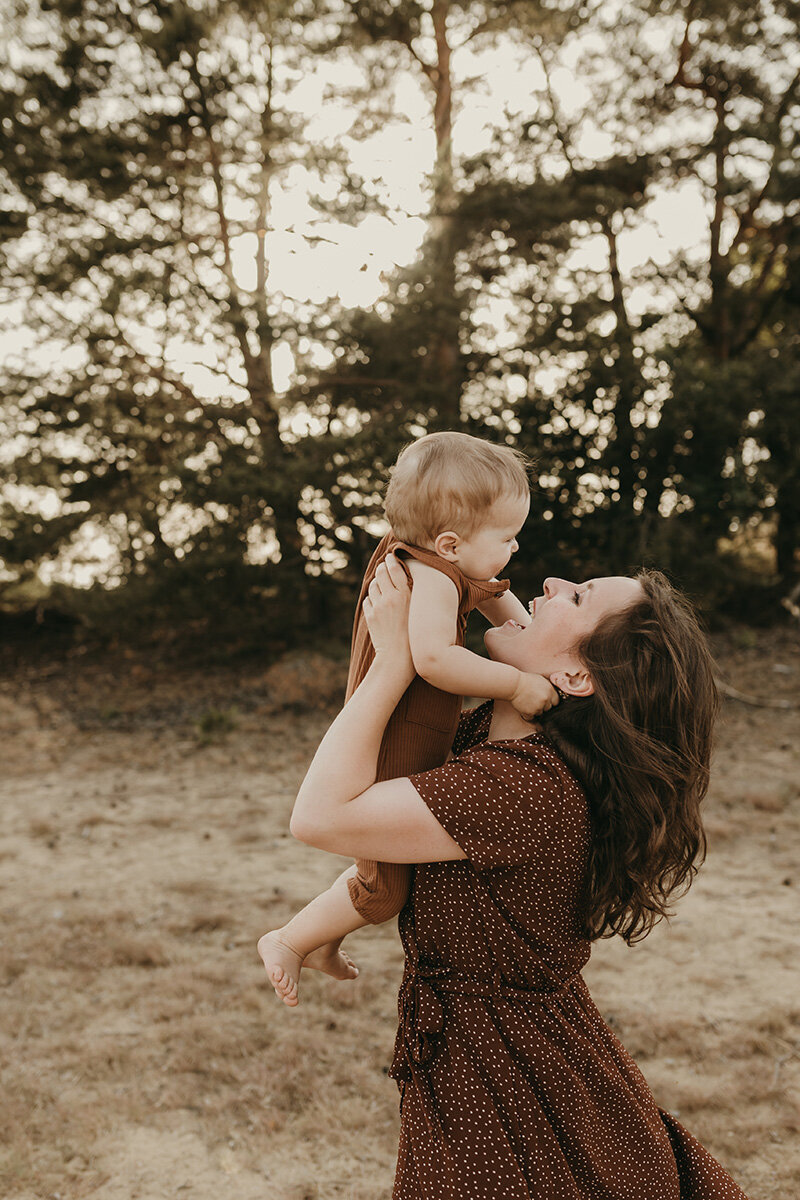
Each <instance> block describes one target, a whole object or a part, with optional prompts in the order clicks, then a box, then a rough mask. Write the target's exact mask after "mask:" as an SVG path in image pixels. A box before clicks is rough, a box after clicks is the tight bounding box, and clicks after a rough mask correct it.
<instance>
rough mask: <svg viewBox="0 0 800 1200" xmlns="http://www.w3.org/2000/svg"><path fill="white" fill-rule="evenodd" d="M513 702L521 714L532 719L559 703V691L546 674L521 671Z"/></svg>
mask: <svg viewBox="0 0 800 1200" xmlns="http://www.w3.org/2000/svg"><path fill="white" fill-rule="evenodd" d="M511 703H512V704H513V705H514V708H515V709H516V710H517V712H518V713H519V714H520V716H523V717H524V718H525V720H526V721H530V720H532V719H533V718H534V717H535V716H538V714H539V713H543V712H547V710H548V708H553V707H554V705H556V704H558V692H557V691H556V689H555V688H554V687H553V685H552V683H551V682H550V680H549V679H545V677H544V675H529V674H527V672H524V671H521V672H520V677H519V683H518V684H517V688H516V691H515V692H514V695H513V696H512V697H511Z"/></svg>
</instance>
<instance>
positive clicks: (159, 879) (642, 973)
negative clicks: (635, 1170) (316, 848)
mask: <svg viewBox="0 0 800 1200" xmlns="http://www.w3.org/2000/svg"><path fill="white" fill-rule="evenodd" d="M773 658H775V659H777V660H778V661H780V662H781V663H782V664H784V665H786V664H789V665H790V666H791V667H792V669H793V671H794V672H795V674H794V675H793V676H792V675H788V676H787V675H786V674H785V673H782V674H781V675H780V678H777V677H776V681H775V682H776V687H777V688H784V689H789V688H790V686H791V685H792V682H793V680H794V684H793V686H794V689H795V691H796V690H797V681H798V680H800V650H799V649H798V647H797V646H796V645H793V644H792V643H791V642H790V641H789V640H788V639H785V640H784V643H782V644H780V645H779V646H778V647H776V646H775V645H774V644H773V642H772V641H770V642H769V643H766V644H761V643H760V642H758V641H756V644H755V645H750V646H746V647H737V646H735V645H734V646H729V647H723V662H724V665H725V667H726V670H727V671H728V676H729V678H731V679H732V680H733V681H734V682H735V683H736V684H737V686H741V687H742V688H743V690H754V689H757V685H758V681H759V680H760V679H761V678H763V673H764V670H765V669H769V663H770V662H771V661H772V659H773ZM765 663H766V664H767V666H766V668H765ZM334 670H339V672H340V673H341V671H340V668H335V669H334ZM264 678H265V676H264V675H263V674H262V675H260V676H257V678H256V679H255V680H250V681H248V680H244V681H243V680H242V678H241V677H236V678H235V679H234V678H233V677H231V681H230V683H229V686H228V689H227V691H228V693H229V694H227V693H226V689H225V687H223V686H222V683H221V682H220V680H218V679H215V680H212V681H211V682H210V683H208V681H205V680H204V679H202V678H198V679H197V680H193V681H192V683H191V688H189V687H187V681H186V679H185V678H184V679H182V680H181V681H180V685H179V690H180V692H181V694H191V695H193V696H196V697H197V700H196V703H197V706H198V711H199V712H201V713H202V712H207V711H212V710H219V711H229V710H232V709H233V708H234V707H235V708H236V709H237V711H238V713H239V714H240V717H239V720H238V723H237V725H236V727H235V728H231V729H229V730H228V731H227V732H223V733H221V734H220V737H219V738H216V737H215V739H214V740H213V741H212V742H209V743H208V744H202V739H201V740H200V741H199V740H198V739H197V738H196V737H195V736H194V733H193V728H194V727H193V722H195V721H196V720H197V715H196V713H193V712H187V713H186V714H185V719H183V718H182V719H180V720H176V721H174V722H164V731H160V730H159V729H158V728H156V729H154V728H152V723H151V722H150V721H149V719H148V720H147V721H145V720H144V719H142V720H141V721H140V722H139V724H137V711H139V712H141V713H144V714H145V715H146V714H147V713H148V711H149V709H148V707H147V706H148V704H153V703H158V704H161V705H162V706H163V705H165V704H166V701H165V700H164V697H163V695H162V693H161V692H160V691H159V688H160V687H162V685H161V684H159V683H158V680H157V679H154V677H152V676H147V677H146V678H145V679H144V680H143V681H142V682H141V683H140V685H138V686H140V688H141V693H140V694H139V693H136V691H135V686H134V685H135V679H134V680H133V681H132V683H131V688H133V691H131V689H130V688H127V687H126V690H125V696H126V701H125V722H126V724H125V726H124V727H122V728H109V727H108V725H109V721H110V718H107V719H104V718H102V712H106V711H110V708H109V707H108V706H109V705H110V703H111V702H110V700H107V699H106V698H105V693H104V691H103V686H104V685H103V679H104V676H103V675H102V673H100V672H99V669H98V670H94V669H93V670H92V671H89V673H88V678H87V682H86V689H87V690H86V703H87V704H88V703H89V702H91V704H92V705H94V706H95V708H94V709H93V710H92V711H94V712H95V713H96V714H97V713H98V712H99V713H100V714H101V715H100V716H97V715H95V717H93V718H92V719H91V720H89V719H88V718H87V719H86V720H85V721H83V722H82V721H81V720H78V719H77V718H76V723H75V724H73V723H72V717H71V715H69V714H73V713H76V712H77V713H78V716H80V712H81V711H82V710H81V694H80V692H78V693H77V694H76V692H75V688H76V687H77V686H78V685H77V684H76V682H75V677H74V673H73V674H72V675H71V676H70V678H69V690H67V684H66V683H65V684H64V688H65V692H64V694H65V697H67V699H68V701H69V703H67V699H65V701H64V704H63V706H61V707H59V705H58V704H55V705H53V704H50V705H49V707H47V715H46V721H44V719H43V718H40V715H39V714H40V708H39V706H38V705H37V702H36V701H37V691H36V686H35V684H32V683H30V682H26V680H25V679H24V678H22V679H17V680H14V681H12V682H11V683H8V684H6V686H5V693H4V694H3V695H2V696H0V720H2V721H3V722H4V724H5V726H6V727H7V728H8V729H12V730H15V731H17V732H18V734H19V737H18V738H17V739H16V740H15V741H14V742H13V744H12V753H11V755H10V764H9V770H8V773H7V775H6V780H5V783H4V784H3V785H2V788H3V801H2V805H3V807H2V811H3V817H4V825H3V835H2V840H1V841H0V857H1V858H2V859H3V878H4V883H3V885H2V893H0V901H1V903H2V922H1V923H0V942H1V943H2V955H1V956H0V1005H2V1013H1V1014H0V1062H2V1068H1V1069H0V1085H1V1086H2V1095H3V1121H2V1126H3V1135H2V1138H3V1140H2V1148H1V1149H0V1194H2V1195H3V1196H4V1197H7V1198H8V1200H35V1198H36V1200H45V1198H47V1200H52V1198H53V1197H55V1196H59V1197H60V1198H61V1200H82V1198H83V1197H99V1198H101V1200H133V1198H134V1197H140V1198H141V1200H162V1197H163V1198H166V1197H181V1196H191V1197H193V1200H228V1198H230V1200H256V1198H257V1200H312V1198H315V1200H386V1198H387V1197H388V1196H389V1194H390V1191H391V1181H392V1176H393V1167H394V1155H395V1151H396V1139H397V1093H396V1088H395V1085H394V1084H393V1083H392V1082H391V1081H390V1080H389V1079H387V1076H386V1070H387V1067H388V1064H389V1061H390V1057H391V1049H392V1039H393V1032H394V1021H395V994H396V985H397V982H398V979H399V975H400V969H401V955H400V950H399V946H398V942H397V938H396V933H395V932H394V930H393V928H392V927H387V928H381V929H375V930H369V931H365V932H363V933H362V934H360V935H358V937H357V938H356V937H354V938H353V939H352V946H351V950H352V952H353V953H354V955H355V956H356V957H357V959H358V961H359V965H360V966H361V968H362V974H361V978H360V979H359V981H358V982H357V984H355V985H347V984H340V985H336V984H334V983H332V982H331V981H329V980H324V979H322V978H320V977H316V976H310V977H309V978H308V979H304V981H303V994H302V1003H301V1006H300V1008H299V1009H298V1010H296V1011H295V1012H289V1011H288V1010H285V1009H283V1008H282V1007H281V1006H280V1005H278V1004H277V1003H276V1002H275V1001H274V999H273V997H272V995H271V993H270V992H269V990H268V989H267V988H266V986H265V985H264V983H263V981H262V973H261V968H260V964H259V962H258V959H257V956H256V953H255V942H256V940H257V937H258V936H259V934H261V933H262V932H263V931H264V930H265V929H267V928H270V927H272V926H274V925H275V924H277V923H279V922H281V921H282V920H284V919H285V918H286V917H287V916H288V915H289V914H290V913H291V912H292V911H293V910H294V909H295V907H296V906H297V905H298V904H299V903H301V902H302V901H303V900H304V899H306V898H307V897H308V896H309V895H311V894H313V893H314V892H316V891H317V890H319V888H320V887H322V886H323V885H324V884H326V883H328V882H329V881H330V880H331V879H332V878H333V877H334V876H335V874H336V873H337V872H338V870H339V869H341V865H340V863H339V862H338V860H336V861H333V860H330V859H327V858H326V857H325V856H323V855H318V854H316V853H314V852H313V851H310V850H308V849H306V848H304V847H301V846H299V845H297V844H296V843H293V842H292V841H291V839H290V838H288V837H287V836H286V827H287V820H288V813H289V810H290V807H291V801H292V796H293V793H294V789H295V787H296V783H297V781H298V779H299V777H300V775H301V774H302V770H303V767H304V765H305V763H306V762H307V760H308V758H309V756H310V754H311V753H312V751H313V748H314V745H315V743H316V741H317V739H318V738H319V736H320V734H321V732H322V731H323V729H324V727H325V724H326V715H325V714H324V713H319V712H313V713H308V712H305V713H304V712H301V711H297V710H295V711H293V712H291V713H281V712H280V711H277V709H278V705H277V702H276V701H275V700H274V698H271V696H270V695H269V694H267V692H266V691H265V690H264V689H265V688H266V687H267V685H266V684H265V683H264ZM293 678H294V677H293V676H291V675H287V669H286V668H282V670H281V671H277V670H273V673H272V676H271V680H272V684H271V686H273V687H277V686H279V687H280V688H286V687H288V684H289V682H292V679H293ZM319 678H320V666H319V663H316V662H315V663H314V664H312V666H311V667H310V668H309V669H307V670H306V671H305V673H303V672H299V674H298V677H297V678H296V679H294V682H293V683H292V691H291V695H290V699H291V702H292V704H293V705H295V706H300V705H301V703H302V701H303V697H304V694H305V693H304V689H305V690H306V692H307V691H308V689H310V688H312V687H314V688H315V689H316V681H318V679H319ZM115 684H116V685H117V686H118V685H119V679H118V676H115ZM204 684H207V690H206V694H203V691H202V689H203V686H204ZM43 686H45V685H43ZM170 686H172V687H173V688H176V687H178V685H176V684H175V683H174V681H173V682H172V684H171V685H170ZM167 687H168V685H167V683H164V684H163V689H166V688H167ZM248 687H251V690H252V694H253V695H254V696H255V699H256V701H257V703H255V702H254V704H253V705H252V706H251V707H250V708H248V705H247V703H246V696H245V699H243V692H245V693H246V692H247V688H248ZM46 689H47V693H48V697H49V698H52V697H53V696H55V697H56V698H57V697H58V695H59V685H58V677H56V678H55V679H54V678H53V676H52V675H51V676H49V677H48V679H47V682H46ZM259 689H261V690H260V691H259ZM773 690H774V689H773ZM787 694H789V693H788V691H787ZM137 695H139V709H138V710H137V706H136V697H137ZM90 698H91V701H90ZM313 699H314V702H315V703H316V702H317V701H318V699H319V695H318V690H315V691H314V696H313ZM104 705H105V706H106V707H105V708H104ZM259 705H260V706H261V707H262V709H264V710H266V711H268V712H269V714H270V715H269V719H268V720H266V719H265V718H262V719H261V720H255V719H254V718H253V713H254V712H255V709H256V708H257V707H258V706H259ZM114 712H115V718H114V719H116V712H117V710H116V709H114ZM103 720H105V725H103ZM793 722H796V714H784V713H775V712H766V711H760V710H747V709H744V708H743V707H741V706H739V705H734V704H729V705H728V706H727V708H726V712H725V718H724V722H723V727H722V731H721V738H722V742H721V750H720V753H719V755H718V759H717V767H716V772H715V781H714V786H713V790H712V796H711V797H710V800H709V822H708V823H709V828H710V834H711V838H710V840H711V851H710V855H709V861H708V864H707V866H706V868H705V869H704V871H703V873H702V874H701V876H700V879H699V881H698V883H697V884H696V886H695V888H694V889H693V891H692V893H691V894H690V896H689V897H687V899H686V900H685V901H684V902H683V903H682V904H681V906H680V907H679V910H678V915H677V917H676V919H675V921H674V922H673V923H672V925H671V926H669V927H662V928H659V929H658V930H657V931H656V932H655V933H654V934H653V935H652V937H651V938H650V939H648V940H647V941H646V942H645V943H644V944H643V945H642V946H641V947H639V948H637V949H635V950H632V951H628V950H627V949H626V948H625V947H624V946H622V945H621V944H619V945H618V944H616V943H610V944H606V943H604V944H602V945H600V946H598V947H597V949H596V951H595V955H594V957H593V961H592V964H591V965H590V969H589V971H588V973H587V976H588V980H589V983H590V986H591V987H592V989H593V993H594V995H595V998H596V1000H597V1002H598V1004H599V1005H600V1007H601V1010H602V1011H603V1012H604V1013H606V1014H607V1015H608V1017H609V1020H610V1023H611V1024H612V1026H613V1028H614V1029H615V1031H616V1032H617V1033H618V1035H619V1036H620V1037H621V1039H622V1040H623V1042H624V1043H625V1044H626V1045H627V1047H628V1049H629V1050H630V1051H631V1053H632V1054H633V1055H634V1057H635V1058H636V1059H637V1060H638V1061H639V1063H640V1065H641V1067H642V1069H643V1071H644V1072H645V1074H646V1076H647V1078H648V1080H649V1082H650V1084H651V1086H652V1088H653V1090H654V1092H655V1094H656V1096H657V1098H658V1100H659V1103H661V1104H662V1106H663V1107H664V1108H667V1109H669V1110H671V1111H673V1112H677V1113H679V1115H680V1119H681V1120H684V1121H685V1123H686V1124H687V1125H688V1126H689V1128H690V1129H691V1130H692V1131H693V1132H694V1133H696V1134H697V1136H698V1137H700V1138H701V1140H702V1141H704V1142H705V1143H706V1144H707V1145H708V1146H709V1148H710V1149H711V1150H712V1151H713V1152H714V1153H715V1154H717V1155H718V1156H719V1157H720V1158H721V1159H722V1160H723V1161H724V1162H725V1163H726V1164H727V1165H728V1166H729V1168H730V1169H731V1170H732V1171H733V1172H734V1174H735V1175H736V1177H737V1179H738V1180H739V1181H740V1182H741V1184H742V1186H743V1187H744V1188H745V1190H746V1191H748V1193H749V1194H750V1195H751V1196H752V1197H753V1200H794V1197H796V1196H797V1195H798V1192H799V1191H800V1136H799V1135H800V1109H799V1108H798V1104H797V1099H796V1097H797V1094H798V1085H799V1084H800V1057H798V1055H799V1053H800V1036H799V1033H798V1024H799V1023H800V1006H798V1004H797V1000H796V979H795V957H796V946H795V942H796V937H795V932H794V930H795V927H796V895H797V888H798V887H799V886H800V870H799V869H798V862H797V848H798V846H800V806H799V805H798V792H797V779H798V775H799V774H800V773H799V772H798V750H797V748H796V739H795V737H794V734H793V732H792V725H793ZM23 774H25V776H26V778H25V783H24V786H21V784H20V779H21V777H22V775H23Z"/></svg>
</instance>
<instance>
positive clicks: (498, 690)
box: [258, 433, 558, 1007]
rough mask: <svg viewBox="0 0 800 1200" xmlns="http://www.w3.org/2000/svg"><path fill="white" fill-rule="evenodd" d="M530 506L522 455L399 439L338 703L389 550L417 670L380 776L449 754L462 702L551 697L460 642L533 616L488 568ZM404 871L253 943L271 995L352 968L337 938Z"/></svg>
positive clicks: (503, 554)
mask: <svg viewBox="0 0 800 1200" xmlns="http://www.w3.org/2000/svg"><path fill="white" fill-rule="evenodd" d="M529 507H530V486H529V482H528V475H527V471H526V467H525V460H524V458H523V456H522V455H521V454H519V453H518V452H517V451H515V450H512V449H510V448H509V447H508V446H495V445H492V444H491V443H489V442H484V441H481V440H480V439H479V438H475V437H470V436H469V435H468V434H465V433H431V434H428V435H427V436H426V437H423V438H420V439H419V441H417V442H414V443H413V444H412V445H410V446H407V447H406V449H405V450H403V451H402V453H401V454H400V456H399V458H398V460H397V462H396V464H395V466H394V467H393V468H392V471H391V479H390V482H389V487H388V490H387V493H386V502H385V506H384V511H385V513H386V516H387V518H388V520H389V523H390V525H391V532H390V533H388V534H387V535H386V536H385V537H384V538H383V540H382V541H381V542H380V544H379V545H378V547H377V549H376V551H375V553H374V554H373V556H372V559H371V561H370V563H369V566H368V567H367V571H366V574H365V576H364V582H363V584H362V587H361V594H360V596H359V598H358V605H357V607H356V617H355V624H354V628H353V642H352V648H351V655H350V673H349V677H348V684H347V699H349V698H350V696H351V695H352V694H353V692H354V691H355V689H356V688H357V687H358V685H359V683H360V682H361V680H362V679H363V678H364V676H365V675H366V673H367V670H368V669H369V666H370V664H371V662H372V660H373V658H374V651H373V649H372V643H371V642H370V638H369V632H368V630H367V626H366V622H365V620H364V616H363V611H362V606H363V603H364V600H365V598H366V595H367V592H368V589H369V585H370V583H371V582H372V580H373V579H374V577H375V572H376V570H377V569H378V566H379V565H380V563H382V562H383V561H384V559H385V558H386V556H387V555H388V554H390V553H394V554H395V555H396V556H397V557H398V558H399V559H401V561H403V562H404V565H405V567H406V569H407V571H408V573H409V575H410V577H411V581H412V591H411V603H410V609H409V617H408V636H409V641H410V644H411V654H412V657H413V660H414V666H415V668H416V670H417V675H416V676H415V678H414V679H413V680H412V682H411V684H410V685H409V687H408V689H407V691H406V692H405V694H404V696H403V697H402V699H401V701H400V703H399V704H398V706H397V708H396V709H395V711H394V713H393V714H392V717H391V719H390V721H389V724H388V725H387V727H386V732H385V734H384V737H383V741H382V743H381V750H380V755H379V758H378V770H377V776H376V779H377V780H384V779H395V778H402V777H405V776H407V775H413V774H415V773H416V772H418V771H428V770H430V769H431V768H433V767H438V766H441V764H442V763H443V762H444V761H445V760H446V759H447V756H448V754H449V752H450V748H451V746H452V743H453V737H454V735H455V732H456V727H457V725H458V719H459V714H460V712H461V703H462V697H463V696H464V695H468V696H481V697H486V698H489V699H496V700H510V701H511V703H512V704H513V705H514V707H515V708H516V709H517V710H518V711H519V712H520V713H522V715H523V716H525V717H532V716H534V715H535V714H536V713H540V712H543V711H544V710H545V709H547V708H550V707H551V706H552V705H553V704H555V703H557V700H558V697H557V695H556V693H555V691H554V689H553V687H552V685H551V684H550V682H549V680H547V679H545V678H544V677H543V676H541V675H527V674H525V673H524V672H522V671H519V670H517V668H516V667H512V666H509V665H507V664H505V663H497V662H492V661H491V660H490V659H487V658H482V657H481V656H480V655H478V654H473V653H472V651H471V650H467V649H466V648H465V646H464V634H465V630H466V624H467V615H468V614H469V613H470V612H471V611H472V609H475V608H477V609H478V610H479V611H480V612H481V613H482V614H483V616H484V617H486V618H487V620H488V621H490V622H491V624H492V625H501V624H502V623H503V622H504V621H507V620H514V621H518V622H519V623H520V624H522V625H527V624H528V622H529V620H530V617H529V615H528V613H527V611H526V609H525V608H524V607H523V605H522V604H521V603H520V601H519V600H518V599H517V598H516V597H515V596H514V595H512V593H511V592H510V591H509V590H508V580H503V581H498V580H497V579H496V576H497V574H498V573H499V572H500V571H502V570H503V568H504V567H505V566H506V565H507V563H508V561H509V559H510V558H511V555H512V554H514V553H515V551H516V550H517V549H518V545H517V534H518V533H519V531H520V529H521V528H522V526H523V525H524V523H525V520H526V518H527V516H528V509H529ZM412 869H413V868H412V866H410V865H407V864H405V863H374V862H357V863H356V864H355V866H354V867H351V868H350V869H349V870H347V871H345V872H344V874H343V875H341V876H340V877H339V878H338V879H337V880H336V882H335V883H334V884H333V885H332V886H331V887H330V888H329V889H328V891H327V892H323V893H322V895H320V896H317V898H316V899H315V900H312V901H311V903H310V904H309V905H307V906H306V908H304V909H303V910H302V911H301V912H299V913H298V914H297V916H295V917H293V918H292V920H291V921H289V923H288V924H287V925H284V926H283V928H281V929H276V930H273V931H272V932H271V933H266V934H264V936H263V937H262V938H261V939H260V941H259V943H258V951H259V954H260V955H261V958H262V959H263V961H264V966H265V967H266V970H267V976H268V978H269V980H270V982H271V983H272V985H273V987H274V988H275V992H276V994H277V995H278V996H279V997H280V999H282V1000H283V1002H284V1003H285V1004H287V1005H289V1006H290V1007H294V1006H295V1005H296V1004H297V985H298V980H299V977H300V969H301V967H313V968H315V969H317V970H320V971H325V972H326V973H327V974H329V975H332V976H334V978H336V979H354V978H355V977H356V975H357V974H358V970H357V968H356V967H355V966H354V964H353V963H352V961H351V960H350V958H349V957H348V956H347V955H346V954H345V953H344V952H343V951H342V950H341V949H340V943H341V941H342V939H343V938H344V937H345V935H346V934H348V933H351V932H352V931H353V930H355V929H359V928H361V927H362V926H364V925H369V924H375V925H376V924H380V923H381V922H382V921H387V920H388V919H389V918H390V917H393V916H396V915H397V914H398V913H399V912H400V909H401V908H402V907H403V905H404V904H405V902H406V899H407V898H408V892H409V886H410V881H411V873H412Z"/></svg>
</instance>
